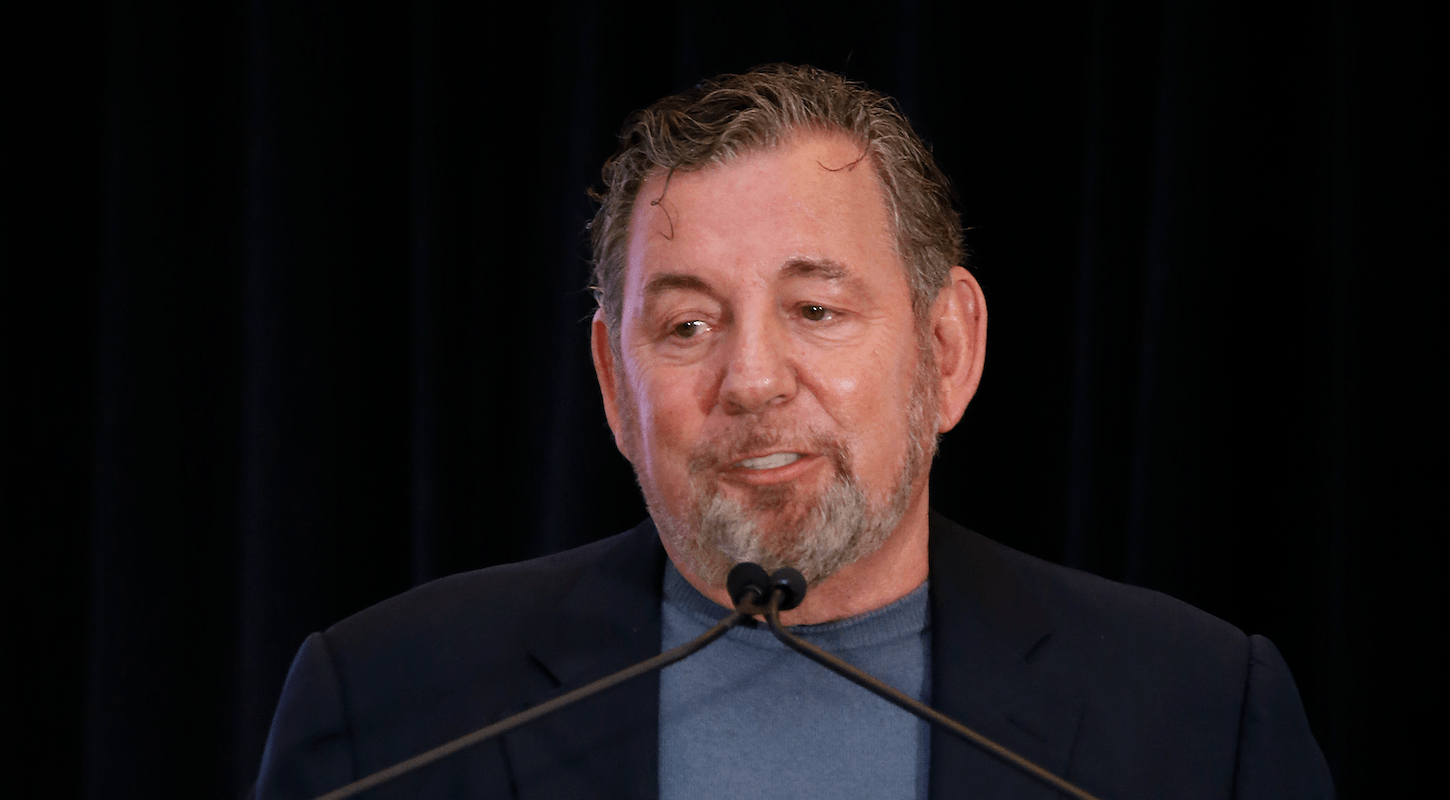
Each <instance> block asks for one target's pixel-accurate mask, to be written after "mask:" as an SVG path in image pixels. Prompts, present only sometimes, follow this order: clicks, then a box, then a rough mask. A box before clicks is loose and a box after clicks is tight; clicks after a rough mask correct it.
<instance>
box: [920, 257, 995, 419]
mask: <svg viewBox="0 0 1450 800" xmlns="http://www.w3.org/2000/svg"><path fill="white" fill-rule="evenodd" d="M933 305H934V307H933V309H932V345H933V346H934V347H935V348H936V358H937V370H938V375H939V379H940V381H941V383H940V389H941V391H940V393H939V398H940V406H939V407H938V409H937V412H938V414H939V416H938V428H937V430H938V431H939V432H940V433H946V432H947V431H949V430H951V429H952V428H954V427H956V425H957V423H958V422H960V421H961V419H962V414H964V413H966V410H967V403H970V402H971V401H972V395H974V394H976V393H977V384H978V383H980V382H981V380H982V367H983V366H984V364H985V363H986V357H987V351H986V345H987V303H986V299H985V298H984V297H983V296H982V287H981V286H980V285H979V284H978V283H977V279H976V278H973V277H972V273H970V272H967V271H966V270H965V269H963V268H961V267H952V269H951V273H950V274H949V275H948V277H947V285H946V286H943V287H942V290H941V293H940V294H938V295H937V299H936V303H934V304H933Z"/></svg>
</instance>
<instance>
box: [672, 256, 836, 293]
mask: <svg viewBox="0 0 1450 800" xmlns="http://www.w3.org/2000/svg"><path fill="white" fill-rule="evenodd" d="M780 277H781V278H820V279H824V280H827V281H831V282H833V283H842V282H844V283H854V282H855V281H856V280H857V279H856V277H855V276H854V275H852V274H851V271H850V270H848V269H846V267H845V266H844V265H842V264H841V263H840V262H837V261H833V260H831V259H829V258H819V259H818V258H792V259H791V260H789V261H787V262H786V263H785V266H783V267H781V268H780ZM671 291H693V292H702V293H705V294H713V289H711V287H710V284H709V283H708V282H707V281H706V280H705V279H704V278H701V277H699V276H697V275H690V274H687V273H683V272H664V273H661V274H659V275H656V276H654V277H653V278H650V279H649V282H648V283H646V284H645V285H644V296H645V299H646V302H648V301H649V300H651V299H653V298H656V297H659V296H660V295H662V294H665V293H666V292H671Z"/></svg>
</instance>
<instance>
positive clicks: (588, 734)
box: [505, 521, 665, 799]
mask: <svg viewBox="0 0 1450 800" xmlns="http://www.w3.org/2000/svg"><path fill="white" fill-rule="evenodd" d="M664 558H665V556H664V549H663V548H662V547H661V546H660V544H659V538H658V535H657V534H656V533H655V529H654V526H653V525H652V524H651V523H650V522H648V521H646V522H644V523H642V524H641V525H639V526H638V527H636V528H635V529H634V530H632V531H630V532H629V534H628V535H626V536H625V537H623V538H622V539H621V541H620V543H619V544H618V545H617V546H616V547H614V548H612V549H611V550H610V551H608V552H607V553H605V554H604V556H603V557H602V558H600V559H599V561H597V562H596V563H595V564H594V565H593V566H592V567H590V568H588V569H587V570H586V571H585V572H584V574H583V575H582V576H581V577H580V579H579V581H578V582H577V583H576V584H575V585H574V586H573V588H571V589H570V590H569V591H568V592H567V593H566V594H565V596H564V597H563V599H562V600H561V601H560V603H559V605H558V607H557V608H556V609H555V610H554V611H553V612H552V614H551V615H548V616H545V617H544V618H543V619H542V620H541V622H540V624H539V627H538V629H537V631H536V633H535V635H534V636H533V637H532V639H530V640H529V641H528V642H527V643H526V648H527V650H528V653H529V655H530V656H531V657H532V658H533V659H534V661H535V662H536V663H537V664H538V665H539V667H540V676H539V685H538V691H536V692H535V695H536V696H534V697H530V698H528V699H527V701H526V702H525V703H522V704H521V705H520V707H519V710H522V709H523V708H527V707H529V706H532V705H535V704H537V703H539V702H541V701H543V700H545V699H548V697H551V696H554V695H558V694H562V693H564V692H567V691H569V690H572V689H576V688H578V687H580V686H583V685H584V684H586V683H589V682H590V681H592V680H595V679H596V678H600V677H603V676H605V675H608V674H610V673H612V672H616V671H618V670H620V669H623V668H625V667H628V666H630V665H631V664H634V663H636V662H639V661H642V660H644V659H646V658H649V657H650V656H652V655H656V654H658V653H659V651H660V591H661V590H660V581H661V576H662V575H663V574H664ZM658 731H659V673H651V674H649V675H645V676H641V677H639V678H635V679H634V680H632V681H629V682H628V683H624V684H621V685H619V686H616V687H613V688H611V689H608V690H606V691H604V692H602V693H600V694H598V695H595V696H594V697H591V698H589V699H588V700H584V701H582V702H580V703H578V704H576V705H574V706H571V707H569V708H567V709H564V710H562V711H559V712H557V713H555V714H553V715H551V716H549V717H545V718H544V719H541V720H539V721H537V722H534V723H531V724H529V725H525V726H524V727H522V728H520V729H518V730H516V731H514V732H512V733H510V734H508V735H507V736H506V737H505V747H506V750H507V753H508V757H509V760H510V767H511V770H512V775H513V780H514V785H515V787H516V789H517V792H518V796H519V797H520V798H530V799H533V798H555V797H560V798H562V797H568V798H589V797H610V798H651V799H652V798H655V797H657V796H658V794H659V769H658V757H659V743H658V739H659V733H658Z"/></svg>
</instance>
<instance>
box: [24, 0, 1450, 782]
mask: <svg viewBox="0 0 1450 800" xmlns="http://www.w3.org/2000/svg"><path fill="white" fill-rule="evenodd" d="M11 24H12V25H13V27H11V28H10V29H9V30H8V31H7V33H8V35H7V39H8V40H10V44H9V45H7V50H8V51H9V53H8V55H7V56H6V58H7V60H8V61H9V62H10V64H11V67H10V69H8V70H7V77H8V79H9V81H8V82H9V83H10V85H11V86H12V90H11V91H10V92H7V101H6V103H5V106H6V108H7V112H6V115H5V117H6V120H7V122H6V124H5V126H4V128H6V129H7V131H8V133H9V135H10V136H14V137H16V138H14V139H11V143H10V145H9V146H8V147H7V149H6V152H5V157H4V162H5V163H6V165H7V166H6V168H5V169H6V173H5V174H6V177H5V180H4V184H5V195H6V199H7V206H8V207H9V208H10V212H9V213H7V214H6V215H4V216H5V223H4V225H5V228H4V236H3V248H4V249H3V251H0V258H3V266H0V273H3V278H0V292H3V300H0V316H3V319H0V324H3V326H4V328H3V337H0V338H3V347H4V361H3V363H0V370H3V372H0V400H3V409H0V411H3V416H0V436H3V439H0V452H3V469H4V473H3V481H0V504H3V505H0V526H3V530H4V542H5V545H6V549H7V551H8V553H9V556H8V557H7V559H6V564H7V566H8V568H9V569H8V571H9V572H10V573H11V575H12V581H11V587H12V588H11V589H10V596H11V597H12V602H11V608H12V610H13V611H14V612H16V613H15V614H14V616H13V617H12V619H14V620H16V621H15V622H14V623H13V624H12V625H11V626H10V628H11V630H10V633H9V635H7V636H6V637H4V638H5V641H6V645H5V648H4V649H5V651H6V657H5V658H6V661H7V662H8V663H9V664H10V665H11V667H12V669H11V671H10V674H11V675H12V679H11V681H12V682H11V685H10V687H9V691H7V692H6V694H7V696H8V697H9V698H10V699H9V700H7V707H9V708H11V709H12V710H11V711H8V712H7V713H6V719H7V722H8V723H9V724H8V726H7V727H9V728H10V729H11V731H12V735H14V734H16V733H18V734H19V737H18V738H19V739H20V749H19V751H18V753H19V757H18V759H16V764H17V770H16V771H15V772H12V775H14V776H16V777H20V778H21V780H20V781H18V782H17V781H13V780H12V783H13V784H15V785H25V784H27V783H28V784H29V785H32V786H43V787H45V791H44V792H43V793H44V794H45V795H48V796H58V797H60V796H86V797H200V796H212V797H235V796H240V795H242V794H244V793H245V791H246V790H247V788H248V786H249V784H250V782H251V780H252V778H253V776H254V774H255V770H256V767H257V763H258V759H259V756H260V752H261V747H262V742H263V740H264V738H265V735H266V729H267V725H268V721H269V719H270V715H271V712H272V708H273V706H274V704H275V703H276V700H277V696H278V693H279V691H280V687H281V683H282V680H283V677H284V675H285V674H286V670H287V667H288V663H289V661H290V658H291V655H292V653H293V652H294V651H295V649H296V648H297V647H298V645H299V644H300V643H301V641H302V639H303V637H304V636H305V635H306V634H307V633H308V632H310V631H313V630H317V629H321V628H324V627H326V626H327V625H329V624H331V623H332V622H334V621H336V620H338V619H339V618H341V617H344V616H346V615H348V614H350V613H352V612H354V611H357V610H359V609H361V608H363V607H365V606H367V605H368V604H370V603H373V602H376V601H378V600H380V599H382V598H384V597H387V596H389V595H392V594H395V593H397V592H401V591H403V590H405V589H407V588H408V587H410V586H413V585H416V584H418V583H420V582H422V581H426V580H429V579H431V578H434V577H437V576H440V575H444V574H448V573H452V572H457V571H460V570H468V569H474V568H478V567H483V566H486V565H490V564H496V563H501V562H507V561H513V560H517V559H522V558H527V557H530V556H536V555H540V554H544V553H549V552H553V551H557V550H560V549H563V548H567V547H571V546H574V545H577V544H581V543H584V542H587V541H590V540H593V539H597V538H600V537H603V536H606V535H609V534H612V533H615V532H618V531H620V530H622V529H624V528H626V527H628V526H630V525H632V524H634V523H635V522H636V521H638V519H640V518H641V517H642V515H643V506H642V503H641V501H640V499H639V497H638V492H637V490H636V488H635V486H634V482H633V478H632V475H631V473H630V471H629V468H628V465H627V464H626V463H625V462H624V461H623V459H622V458H620V457H619V456H618V454H617V453H616V452H615V451H614V447H613V443H612V440H611V438H610V436H609V435H608V431H607V428H606V426H605V424H604V420H603V415H602V413H601V408H600V403H599V399H598V393H597V388H596V385H595V381H594V376H593V372H592V367H591V366H590V363H589V358H588V350H587V337H588V319H589V315H590V312H591V303H592V300H591V296H590V294H589V292H588V291H587V284H588V269H587V264H586V259H587V247H586V240H585V236H584V233H583V227H584V224H585V222H586V220H587V219H588V217H589V215H590V213H591V207H590V204H589V202H588V201H587V199H586V197H585V194H584V192H585V189H586V188H587V187H589V186H591V185H593V184H595V183H596V182H597V180H598V168H599V166H600V164H601V163H602V162H603V160H604V158H605V157H606V156H607V155H608V153H609V152H611V151H612V149H613V146H614V135H615V133H616V132H617V130H618V126H619V124H620V122H621V121H622V119H623V118H624V116H625V115H626V113H627V112H629V111H630V110H632V109H634V108H638V107H640V106H643V105H645V104H647V103H649V102H650V101H652V100H654V99H655V98H657V97H659V96H662V95H664V94H666V93H669V92H671V91H675V90H679V89H682V88H684V87H687V86H689V85H691V84H693V83H694V82H696V81H698V80H699V79H701V78H703V77H707V76H709V75H713V74H716V73H719V72H722V71H738V70H741V69H744V68H748V67H750V66H752V65H754V64H757V63H761V62H767V61H780V60H784V61H793V62H809V63H813V64H815V65H817V66H821V67H825V68H828V69H833V70H837V71H840V72H844V73H845V74H847V75H848V76H850V77H852V78H856V79H861V80H864V81H866V82H868V83H869V84H871V85H872V86H873V87H876V88H879V89H881V90H884V91H886V92H888V93H891V94H893V95H894V96H896V97H897V98H899V100H900V102H901V103H902V105H903V107H904V108H905V109H906V111H907V112H908V114H909V115H910V116H911V117H912V118H913V119H914V120H915V122H916V123H917V125H918V128H919V130H920V131H921V132H922V133H923V134H924V136H925V137H926V138H927V139H928V140H929V141H930V142H931V143H932V144H933V146H934V148H935V151H936V153H937V156H938V158H939V160H940V161H941V163H942V165H943V166H944V168H945V169H946V171H947V172H948V174H949V175H951V177H952V179H953V181H954V183H955V185H956V188H957V190H958V192H959V194H960V198H961V209H962V214H963V218H964V221H965V223H966V225H967V226H968V227H969V232H968V242H969V246H970V247H971V250H972V252H973V256H972V258H973V262H972V266H973V268H974V270H975V271H976V273H977V275H978V276H979V278H980V280H981V282H982V283H983V285H984V286H985V289H986V293H987V298H988V304H989V309H990V312H991V336H990V337H989V340H990V346H989V348H988V352H989V358H988V366H987V372H986V376H985V380H984V383H983V386H982V389H981V392H980V394H979V395H978V397H977V399H976V400H975V402H974V403H973V405H972V406H971V408H970V410H969V412H968V414H967V416H966V419H965V420H964V422H963V424H962V425H961V426H960V428H959V429H958V430H957V431H955V432H953V433H952V434H951V435H950V436H949V437H947V439H946V441H945V442H944V444H943V447H942V453H941V456H940V458H939V461H938V463H937V465H936V468H935V471H934V473H933V477H932V498H933V502H934V505H935V506H936V507H937V508H938V509H940V510H941V511H943V512H945V513H947V514H948V515H949V516H951V517H954V518H955V519H957V520H958V521H960V522H962V523H964V524H966V525H969V526H971V527H973V528H976V529H977V530H979V531H981V532H983V533H985V534H987V535H989V536H992V537H994V538H996V539H998V540H999V541H1002V542H1003V543H1005V544H1008V545H1010V546H1013V547H1016V548H1019V549H1022V550H1026V551H1028V552H1030V553H1033V554H1036V555H1039V556H1041V557H1043V558H1047V559H1050V560H1053V561H1057V562H1061V563H1066V564H1069V565H1072V566H1076V567H1080V568H1083V569H1087V570H1090V571H1093V572H1095V573H1098V574H1100V575H1104V576H1107V577H1109V578H1113V579H1117V580H1122V581H1127V582H1129V583H1134V584H1139V585H1143V586H1148V587H1151V588H1154V589H1158V590H1162V591H1164V592H1167V593H1169V594H1172V595H1174V596H1177V597H1180V598H1182V599H1184V600H1187V601H1189V602H1191V603H1193V604H1195V605H1197V606H1199V607H1201V608H1203V609H1205V610H1207V611H1209V612H1211V613H1213V614H1215V615H1217V616H1220V617H1222V618H1224V619H1226V620H1228V621H1230V622H1232V623H1233V624H1235V625H1237V626H1239V627H1240V628H1242V629H1244V630H1246V631H1250V632H1259V633H1264V634H1267V635H1268V636H1270V637H1271V638H1272V639H1273V640H1274V641H1275V642H1276V643H1277V644H1278V645H1279V647H1280V648H1281V649H1282V651H1283V652H1284V654H1285V656H1286V658H1287V659H1288V661H1289V664H1290V665H1291V667H1292V668H1293V670H1294V672H1295V675H1296V677H1297V679H1298V681H1299V686H1300V690H1301V692H1302V695H1303V698H1304V701H1305V705H1306V707H1307V710H1308V713H1309V718H1310V721H1311V723H1312V725H1313V728H1314V731H1315V734H1316V736H1317V737H1318V739H1319V742H1320V744H1321V745H1322V747H1323V748H1324V750H1325V753H1326V755H1327V756H1328V758H1329V761H1330V763H1331V765H1332V767H1333V769H1334V771H1335V775H1336V779H1337V781H1338V784H1339V786H1340V789H1341V792H1342V794H1343V796H1345V797H1369V796H1378V795H1381V794H1387V793H1391V792H1395V791H1399V792H1404V791H1405V790H1408V789H1409V788H1410V787H1411V783H1410V777H1409V776H1411V775H1414V774H1416V773H1417V772H1418V771H1419V770H1418V768H1417V767H1416V764H1417V759H1420V758H1428V756H1429V745H1430V744H1431V743H1432V742H1434V741H1435V739H1436V738H1437V737H1435V736H1433V735H1425V734H1417V733H1415V732H1413V731H1411V730H1410V729H1409V728H1408V725H1409V723H1410V722H1411V721H1412V720H1414V719H1419V718H1421V716H1422V713H1423V711H1424V709H1425V708H1426V706H1427V705H1428V704H1430V703H1431V702H1432V701H1433V698H1437V697H1438V696H1439V695H1440V692H1441V690H1440V689H1439V688H1438V686H1437V684H1438V683H1439V681H1440V680H1441V679H1442V678H1443V670H1442V669H1440V668H1436V667H1434V666H1433V665H1434V664H1436V663H1438V662H1435V661H1431V660H1430V658H1431V656H1430V654H1429V653H1428V652H1425V651H1426V650H1428V646H1427V644H1422V642H1425V643H1428V642H1430V641H1433V638H1434V637H1433V636H1432V634H1433V628H1431V626H1432V625H1434V627H1436V628H1438V624H1435V623H1432V622H1431V621H1430V615H1431V613H1432V612H1433V604H1434V603H1436V602H1437V601H1435V599H1434V598H1436V597H1443V596H1444V592H1443V590H1435V589H1433V586H1434V585H1435V583H1434V580H1435V579H1434V577H1433V574H1432V570H1433V569H1434V567H1433V566H1432V562H1433V557H1432V555H1431V552H1430V550H1429V547H1428V545H1429V544H1430V543H1433V542H1437V541H1439V540H1440V539H1441V538H1443V537H1444V535H1445V534H1446V533H1447V526H1446V524H1445V515H1444V512H1443V510H1442V508H1441V507H1440V504H1439V503H1438V502H1435V501H1438V500H1440V499H1442V497H1443V495H1444V489H1443V487H1444V477H1445V474H1444V469H1443V466H1442V464H1443V455H1442V453H1443V447H1444V444H1445V437H1444V428H1445V426H1444V423H1443V417H1444V407H1443V402H1441V401H1438V400H1437V399H1436V397H1437V395H1436V394H1434V393H1433V391H1434V390H1433V388H1432V387H1433V385H1434V383H1433V377H1432V376H1433V374H1434V372H1435V371H1436V370H1437V369H1442V368H1443V367H1444V364H1445V359H1444V356H1443V355H1439V354H1438V353H1439V348H1438V346H1437V345H1436V344H1435V342H1437V341H1442V340H1443V337H1441V336H1440V328H1441V324H1442V323H1443V321H1444V314H1443V313H1442V312H1441V311H1440V308H1441V306H1442V302H1443V301H1442V300H1441V297H1440V295H1439V293H1438V290H1434V289H1433V285H1432V282H1431V278H1432V276H1433V277H1438V276H1439V273H1440V272H1442V271H1443V268H1444V258H1443V257H1442V256H1439V257H1436V258H1433V259H1432V258H1431V252H1432V251H1431V250H1430V239H1431V236H1432V234H1433V232H1434V231H1443V230H1444V228H1445V222H1444V220H1445V219H1446V210H1447V209H1446V205H1447V204H1446V202H1445V196H1444V191H1443V189H1442V185H1441V181H1442V179H1443V170H1442V167H1443V161H1444V159H1443V156H1442V153H1443V151H1444V149H1445V147H1444V141H1445V140H1444V138H1443V135H1442V134H1443V131H1432V129H1431V123H1432V119H1433V115H1434V112H1433V109H1434V108H1435V107H1440V106H1443V105H1444V104H1445V90H1444V87H1443V85H1442V84H1440V83H1439V79H1438V77H1436V73H1437V69H1436V67H1437V66H1438V65H1437V64H1436V63H1432V60H1431V49H1432V48H1433V47H1437V46H1438V45H1439V43H1438V41H1434V42H1433V43H1432V37H1431V32H1432V31H1434V30H1436V28H1435V27H1434V26H1433V25H1432V24H1431V22H1430V19H1429V16H1428V12H1425V13H1420V12H1413V11H1410V10H1406V9H1396V8H1394V7H1391V6H1388V5H1383V4H1377V3H1367V2H1357V1H1356V0H1340V1H1339V2H1327V3H1304V2H1289V3H1273V4H1268V3H1246V2H1222V1H1220V0H1159V1H1158V2H1147V1H1146V0H1145V1H1144V2H1131V1H1130V0H1097V2H1093V3H1082V4H1078V5H1075V6H1063V7H1049V6H1042V5H1038V4H1027V3H1005V2H997V3H975V2H965V3H955V2H952V3H948V2H930V1H929V0H920V1H919V2H918V1H916V0H906V1H905V2H902V3H900V4H888V3H879V2H876V3H862V2H819V3H812V4H801V5H788V6H784V7H769V6H766V5H762V6H759V7H754V6H740V5H732V6H720V5H718V4H717V5H704V4H696V3H660V4H640V3H625V2H612V1H610V2H605V1H604V0H600V1H599V2H585V1H584V0H580V1H579V2H525V3H513V4H506V5H505V4H497V5H491V4H487V3H478V2H443V1H442V0H437V1H436V2H419V3H414V4H409V3H403V2H387V1H385V0H375V1H372V2H355V3H322V2H291V1H289V2H278V1H277V0H251V2H228V0H220V1H219V2H211V3H195V2H126V1H125V0H114V2H109V3H92V4H84V3H83V4H74V5H56V6H53V7H47V8H41V9H37V8H32V9H29V10H27V11H24V12H18V13H17V14H16V15H15V16H12V18H11ZM1436 38H1437V39H1438V37H1436ZM7 138H9V137H7ZM1436 238H1442V237H1436ZM1437 244H1438V242H1437ZM1436 255H1437V256H1438V253H1437V254H1436ZM1436 364H1440V365H1441V366H1440V367H1436V366H1435V365H1436ZM1437 487H1439V488H1437ZM480 613H487V610H484V609H481V610H480ZM1427 628H1430V629H1429V630H1426V629H1427Z"/></svg>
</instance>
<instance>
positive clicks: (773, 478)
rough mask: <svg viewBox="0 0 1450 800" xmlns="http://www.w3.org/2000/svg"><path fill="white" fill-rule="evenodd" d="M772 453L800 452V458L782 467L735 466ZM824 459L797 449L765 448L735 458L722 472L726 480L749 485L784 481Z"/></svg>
mask: <svg viewBox="0 0 1450 800" xmlns="http://www.w3.org/2000/svg"><path fill="white" fill-rule="evenodd" d="M773 453H800V458H798V459H796V460H795V461H792V462H791V463H789V464H786V465H785V466H783V467H771V468H770V469H749V468H747V467H741V466H735V465H738V464H739V463H740V462H742V461H746V460H748V459H751V458H760V457H762V456H768V455H771V454H773ZM824 460H825V459H823V458H822V457H821V456H820V455H818V454H815V453H801V452H800V451H799V450H766V451H763V452H760V453H752V454H750V455H746V456H741V457H740V458H737V459H735V461H734V462H733V465H732V466H730V467H727V468H726V469H725V470H723V474H724V477H725V478H726V479H727V480H729V481H731V482H733V483H743V484H747V485H751V486H762V485H767V484H772V483H785V482H788V481H794V480H799V479H800V478H801V477H803V476H804V475H806V474H807V473H809V472H810V471H811V470H814V469H815V468H817V467H818V466H820V464H821V463H822V462H823V461H824Z"/></svg>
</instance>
